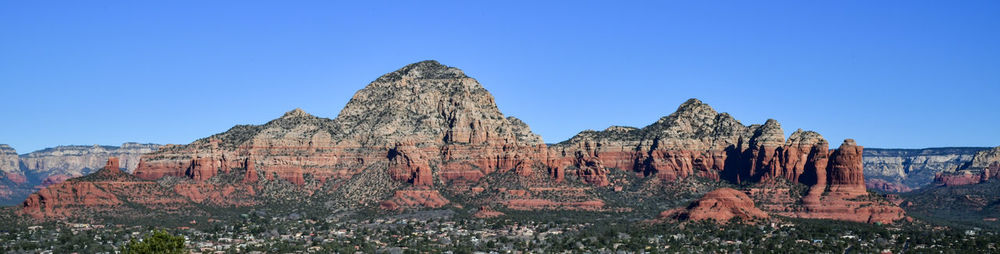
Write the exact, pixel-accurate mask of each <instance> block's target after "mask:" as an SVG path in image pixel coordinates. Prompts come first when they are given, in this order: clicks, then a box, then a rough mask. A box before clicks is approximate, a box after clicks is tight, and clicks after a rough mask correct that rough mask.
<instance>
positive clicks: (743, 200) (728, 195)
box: [660, 188, 769, 224]
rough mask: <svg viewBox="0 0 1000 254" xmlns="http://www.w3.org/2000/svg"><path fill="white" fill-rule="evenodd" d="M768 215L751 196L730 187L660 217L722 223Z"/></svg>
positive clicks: (755, 218) (751, 219) (754, 219)
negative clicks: (756, 204)
mask: <svg viewBox="0 0 1000 254" xmlns="http://www.w3.org/2000/svg"><path fill="white" fill-rule="evenodd" d="M768 217H769V216H768V215H767V213H765V212H764V211H761V210H760V209H758V208H757V207H756V206H755V205H754V203H753V199H751V198H750V196H747V194H746V193H743V192H741V191H738V190H735V189H730V188H720V189H716V190H714V191H711V192H709V193H707V194H705V196H702V197H701V198H699V199H698V200H696V201H694V202H693V203H691V205H689V206H688V207H686V208H676V209H672V210H668V211H664V212H663V213H660V219H674V220H679V221H687V220H692V221H699V220H711V221H714V222H716V223H722V224H724V223H728V222H729V221H731V220H733V219H738V220H739V221H741V222H748V223H750V222H754V221H756V220H758V219H766V218H768Z"/></svg>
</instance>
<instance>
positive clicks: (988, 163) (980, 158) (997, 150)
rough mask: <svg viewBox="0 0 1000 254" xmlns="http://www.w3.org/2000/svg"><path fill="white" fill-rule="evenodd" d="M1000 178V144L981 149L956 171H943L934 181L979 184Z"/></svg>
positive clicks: (957, 184)
mask: <svg viewBox="0 0 1000 254" xmlns="http://www.w3.org/2000/svg"><path fill="white" fill-rule="evenodd" d="M997 178H1000V146H998V147H994V148H992V149H987V150H983V151H979V152H978V153H976V155H975V156H974V157H973V158H972V161H970V162H969V163H966V164H965V165H962V167H961V168H959V169H958V170H956V171H954V172H941V173H937V175H935V176H934V183H935V184H937V185H945V186H959V185H968V184H978V183H982V182H986V181H989V180H991V179H997Z"/></svg>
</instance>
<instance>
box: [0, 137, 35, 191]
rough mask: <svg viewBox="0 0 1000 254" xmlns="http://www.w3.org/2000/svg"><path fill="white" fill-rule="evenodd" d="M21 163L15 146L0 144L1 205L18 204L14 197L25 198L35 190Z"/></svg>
mask: <svg viewBox="0 0 1000 254" xmlns="http://www.w3.org/2000/svg"><path fill="white" fill-rule="evenodd" d="M20 163H21V162H20V160H19V159H18V155H17V151H16V150H14V148H12V147H10V146H8V145H5V144H0V205H10V204H16V203H17V202H18V201H15V200H14V199H18V198H21V199H23V198H24V197H26V196H27V195H28V194H31V192H32V191H34V189H33V188H31V183H28V179H27V177H25V175H24V171H22V170H21V167H20Z"/></svg>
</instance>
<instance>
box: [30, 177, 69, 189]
mask: <svg viewBox="0 0 1000 254" xmlns="http://www.w3.org/2000/svg"><path fill="white" fill-rule="evenodd" d="M73 177H77V176H71V175H50V176H49V177H46V178H45V179H44V180H42V184H40V185H39V187H42V188H44V187H47V186H50V185H53V184H57V183H61V182H64V181H66V180H69V179H70V178H73Z"/></svg>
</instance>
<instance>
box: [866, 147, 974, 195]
mask: <svg viewBox="0 0 1000 254" xmlns="http://www.w3.org/2000/svg"><path fill="white" fill-rule="evenodd" d="M986 149H988V148H985V147H945V148H925V149H881V148H866V149H865V154H864V167H865V178H866V179H868V180H871V181H872V183H871V184H869V186H870V188H872V187H874V188H877V189H879V190H882V191H888V192H900V191H908V190H910V189H918V188H921V187H923V186H926V185H928V184H931V182H933V181H934V176H935V175H936V174H937V173H941V172H953V171H955V170H957V169H958V168H959V167H961V166H962V165H964V164H966V163H969V162H971V161H972V157H973V156H974V155H975V154H976V153H977V152H979V151H982V150H986Z"/></svg>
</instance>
